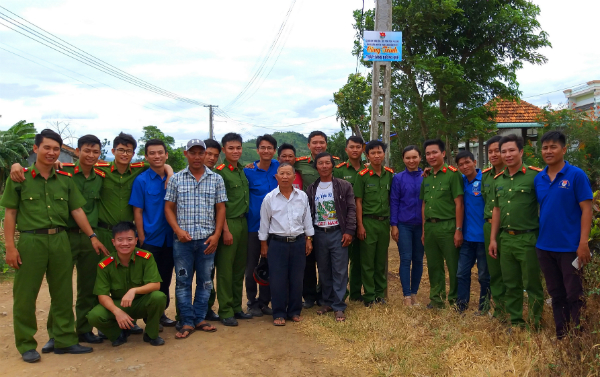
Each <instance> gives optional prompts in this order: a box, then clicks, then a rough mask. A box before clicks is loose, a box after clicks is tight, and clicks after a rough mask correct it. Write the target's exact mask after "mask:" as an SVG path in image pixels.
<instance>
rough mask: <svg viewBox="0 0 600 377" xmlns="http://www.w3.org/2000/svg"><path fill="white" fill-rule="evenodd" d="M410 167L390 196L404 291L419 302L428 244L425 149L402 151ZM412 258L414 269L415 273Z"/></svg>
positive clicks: (411, 147)
mask: <svg viewBox="0 0 600 377" xmlns="http://www.w3.org/2000/svg"><path fill="white" fill-rule="evenodd" d="M402 159H403V160H404V164H405V165H406V169H405V170H404V171H403V172H401V173H398V174H396V175H395V176H394V179H393V180H392V192H391V196H390V206H391V218H390V225H391V226H392V238H393V239H394V241H396V242H397V243H398V251H399V253H400V283H401V284H402V292H403V294H404V304H405V305H407V306H412V305H416V304H417V291H418V290H419V285H420V284H421V276H422V275H423V254H424V252H425V251H424V248H423V243H422V242H421V235H422V234H423V223H422V217H421V203H422V202H421V200H419V193H420V190H421V182H423V177H422V176H421V174H422V172H423V171H422V170H421V168H419V164H420V163H421V151H419V149H418V148H417V147H416V146H414V145H409V146H408V147H406V148H404V150H403V151H402ZM411 262H412V273H411Z"/></svg>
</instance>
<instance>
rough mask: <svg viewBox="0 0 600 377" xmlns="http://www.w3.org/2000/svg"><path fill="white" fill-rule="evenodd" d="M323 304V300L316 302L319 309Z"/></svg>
mask: <svg viewBox="0 0 600 377" xmlns="http://www.w3.org/2000/svg"><path fill="white" fill-rule="evenodd" d="M324 304H325V302H324V301H323V299H321V298H320V299H318V300H317V305H318V306H319V307H321V306H323V305H324Z"/></svg>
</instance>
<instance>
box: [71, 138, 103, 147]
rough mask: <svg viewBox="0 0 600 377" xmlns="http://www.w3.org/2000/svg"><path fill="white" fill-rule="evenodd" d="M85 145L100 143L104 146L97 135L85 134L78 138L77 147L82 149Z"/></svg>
mask: <svg viewBox="0 0 600 377" xmlns="http://www.w3.org/2000/svg"><path fill="white" fill-rule="evenodd" d="M84 145H91V146H94V145H99V146H100V148H102V142H101V141H100V139H98V137H97V136H95V135H83V136H82V137H80V138H79V140H77V148H79V149H81V147H83V146H84Z"/></svg>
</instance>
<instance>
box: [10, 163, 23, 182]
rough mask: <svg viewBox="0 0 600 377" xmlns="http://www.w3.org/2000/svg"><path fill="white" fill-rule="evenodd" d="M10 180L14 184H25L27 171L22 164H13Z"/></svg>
mask: <svg viewBox="0 0 600 377" xmlns="http://www.w3.org/2000/svg"><path fill="white" fill-rule="evenodd" d="M10 179H11V180H12V181H14V182H23V181H24V180H25V170H24V169H23V167H22V166H21V164H18V163H15V164H12V166H11V167H10Z"/></svg>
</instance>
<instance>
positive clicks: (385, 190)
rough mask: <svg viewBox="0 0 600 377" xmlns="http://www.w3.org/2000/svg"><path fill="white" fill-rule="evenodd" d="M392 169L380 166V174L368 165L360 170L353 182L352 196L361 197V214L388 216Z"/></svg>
mask: <svg viewBox="0 0 600 377" xmlns="http://www.w3.org/2000/svg"><path fill="white" fill-rule="evenodd" d="M393 177H394V171H393V170H392V169H390V168H388V167H382V168H381V176H379V175H377V174H376V173H375V172H374V171H373V167H372V166H369V167H368V168H365V169H363V170H361V171H360V172H359V173H358V175H357V176H356V182H355V183H354V196H355V197H357V198H361V199H362V208H363V215H373V216H387V217H389V216H390V189H391V188H392V178H393Z"/></svg>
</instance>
